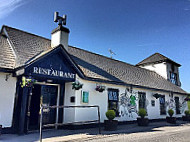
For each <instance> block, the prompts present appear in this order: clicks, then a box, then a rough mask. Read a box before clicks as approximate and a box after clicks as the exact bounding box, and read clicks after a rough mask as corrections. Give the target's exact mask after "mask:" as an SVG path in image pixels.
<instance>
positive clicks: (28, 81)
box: [20, 76, 36, 88]
mask: <svg viewBox="0 0 190 142" xmlns="http://www.w3.org/2000/svg"><path fill="white" fill-rule="evenodd" d="M35 83H36V80H35V79H33V78H32V77H31V76H30V77H29V78H26V77H24V76H23V77H22V82H21V83H20V84H21V87H22V88H23V87H33V86H34V84H35Z"/></svg>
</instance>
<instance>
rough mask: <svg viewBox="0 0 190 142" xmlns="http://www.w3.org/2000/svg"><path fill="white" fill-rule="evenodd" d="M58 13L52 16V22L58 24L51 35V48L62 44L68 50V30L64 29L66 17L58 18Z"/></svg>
mask: <svg viewBox="0 0 190 142" xmlns="http://www.w3.org/2000/svg"><path fill="white" fill-rule="evenodd" d="M58 14H59V13H58V12H55V14H54V22H58V27H57V28H56V29H54V30H53V31H52V33H51V47H52V48H54V47H56V46H58V45H59V44H62V45H63V46H64V48H65V49H66V50H68V39H69V32H70V31H69V29H67V28H66V27H64V26H63V25H66V15H63V17H60V16H58Z"/></svg>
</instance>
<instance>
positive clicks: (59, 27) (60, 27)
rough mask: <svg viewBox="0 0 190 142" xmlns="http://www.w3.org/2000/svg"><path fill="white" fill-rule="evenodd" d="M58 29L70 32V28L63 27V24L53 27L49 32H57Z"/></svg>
mask: <svg viewBox="0 0 190 142" xmlns="http://www.w3.org/2000/svg"><path fill="white" fill-rule="evenodd" d="M58 31H63V32H66V33H70V30H69V29H68V28H66V27H63V26H58V27H57V28H55V29H54V30H53V31H52V32H51V34H54V33H56V32H58Z"/></svg>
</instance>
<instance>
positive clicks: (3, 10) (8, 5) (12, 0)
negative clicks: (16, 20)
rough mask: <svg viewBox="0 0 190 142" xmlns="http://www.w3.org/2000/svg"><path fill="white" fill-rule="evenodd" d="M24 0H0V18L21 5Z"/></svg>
mask: <svg viewBox="0 0 190 142" xmlns="http://www.w3.org/2000/svg"><path fill="white" fill-rule="evenodd" d="M24 3H25V2H24V0H0V19H1V18H3V17H5V16H7V15H8V14H10V13H11V12H13V11H14V10H15V9H16V8H18V7H20V6H21V5H23V4H24Z"/></svg>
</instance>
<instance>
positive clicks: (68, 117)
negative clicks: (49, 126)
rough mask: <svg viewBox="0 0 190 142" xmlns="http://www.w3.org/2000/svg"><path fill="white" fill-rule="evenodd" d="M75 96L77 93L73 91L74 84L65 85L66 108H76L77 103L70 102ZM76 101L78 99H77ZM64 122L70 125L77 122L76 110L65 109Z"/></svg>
mask: <svg viewBox="0 0 190 142" xmlns="http://www.w3.org/2000/svg"><path fill="white" fill-rule="evenodd" d="M72 96H75V91H74V90H72V83H65V97H64V105H65V106H74V105H75V103H71V102H70V98H71V97H72ZM75 100H76V99H75ZM63 118H64V119H63V122H64V123H69V122H74V121H75V108H65V109H64V116H63Z"/></svg>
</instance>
